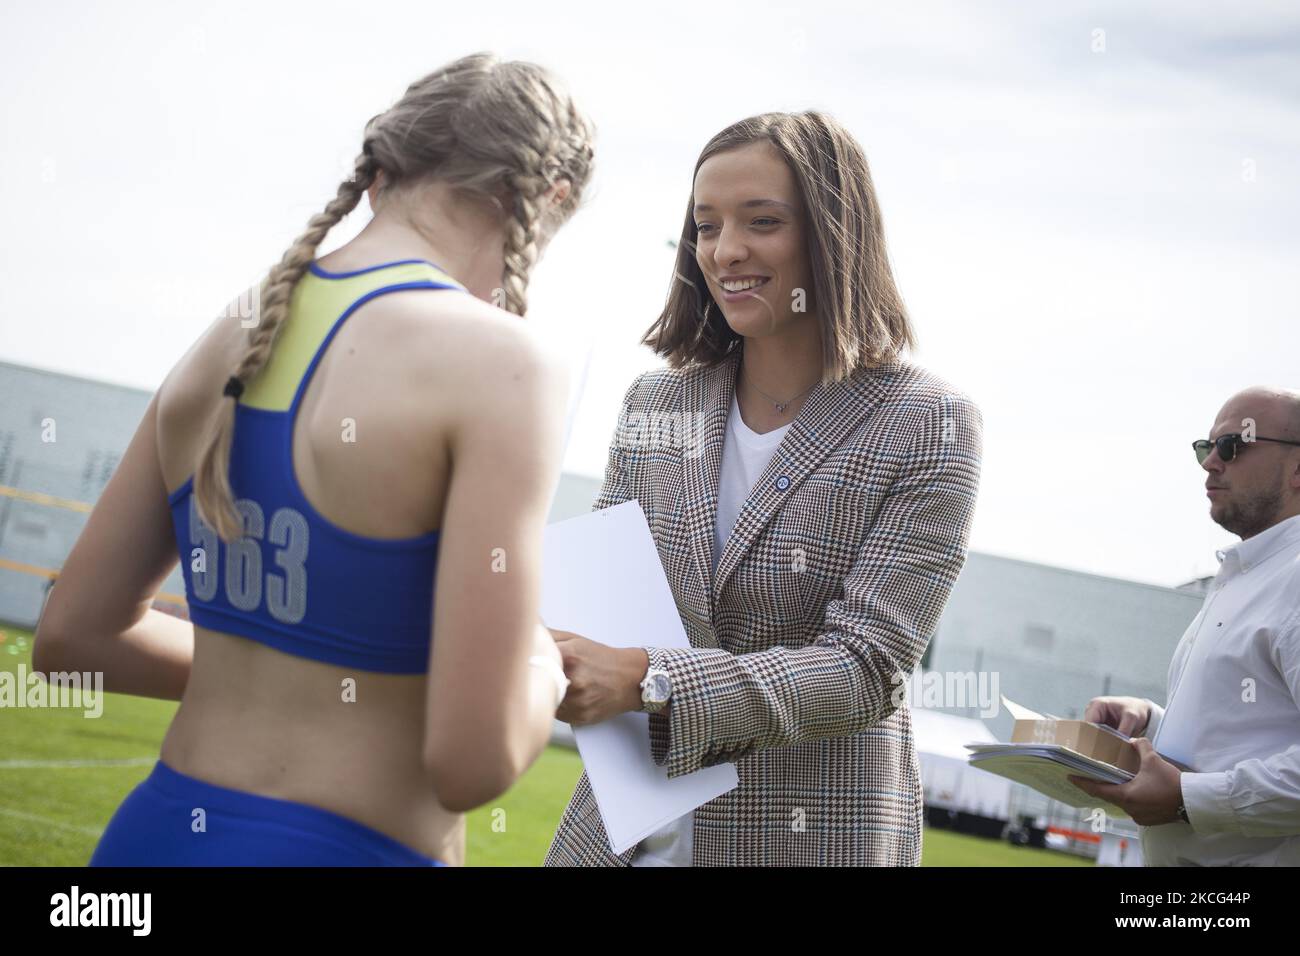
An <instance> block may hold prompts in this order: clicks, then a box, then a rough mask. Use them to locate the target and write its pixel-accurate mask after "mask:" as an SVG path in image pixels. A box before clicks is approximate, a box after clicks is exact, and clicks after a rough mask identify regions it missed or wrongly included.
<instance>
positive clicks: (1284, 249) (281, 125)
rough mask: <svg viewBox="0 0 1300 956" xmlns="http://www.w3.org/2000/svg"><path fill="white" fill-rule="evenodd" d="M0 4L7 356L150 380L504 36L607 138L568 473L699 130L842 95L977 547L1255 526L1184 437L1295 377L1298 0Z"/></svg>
mask: <svg viewBox="0 0 1300 956" xmlns="http://www.w3.org/2000/svg"><path fill="white" fill-rule="evenodd" d="M877 7H878V8H879V9H876V8H877ZM612 11H616V12H612ZM0 32H2V34H3V36H4V37H5V38H6V44H5V46H6V51H5V54H6V55H5V56H4V57H3V58H0V84H2V86H0V89H2V90H3V97H2V99H0V109H2V110H3V122H2V123H0V136H2V137H3V138H2V139H0V173H3V175H0V204H2V208H3V209H4V222H5V228H3V229H0V269H3V275H2V276H0V278H2V279H3V281H2V282H0V358H3V359H5V360H9V361H15V362H22V363H27V364H31V365H36V366H40V367H44V368H50V369H57V370H60V371H66V372H71V373H74V374H79V375H86V376H90V377H94V378H100V379H105V380H108V381H113V382H121V383H126V384H131V385H137V386H141V387H145V388H154V387H156V386H157V385H158V384H159V383H160V382H161V381H162V379H163V377H164V376H165V375H166V373H167V371H168V370H169V369H170V368H171V366H172V364H173V363H174V362H175V361H176V360H177V359H178V358H179V357H180V355H181V354H182V353H183V352H184V351H185V350H186V348H188V346H189V345H190V343H191V342H192V341H193V339H194V338H195V337H196V336H197V335H198V334H199V333H200V332H201V331H202V330H203V329H204V328H205V327H206V325H207V324H208V322H209V321H210V319H211V317H213V316H214V315H215V314H216V313H217V312H218V311H219V310H220V309H221V308H222V307H223V306H224V304H225V303H226V302H228V301H229V300H230V299H231V298H232V297H233V296H234V295H236V294H237V293H238V292H239V291H240V290H241V289H243V288H245V287H246V286H247V285H248V284H249V283H251V282H252V281H254V280H255V279H256V278H257V277H258V276H259V275H261V274H262V273H264V272H265V270H266V269H267V268H268V267H269V266H270V265H271V264H272V263H273V262H275V261H277V260H278V259H279V258H280V256H281V255H282V254H283V252H284V250H285V248H287V246H288V244H289V243H290V242H291V241H292V240H293V238H294V237H295V236H296V235H297V234H298V233H299V232H301V231H302V229H303V228H304V227H305V225H306V223H307V220H308V219H309V218H310V217H311V216H312V215H313V214H315V213H316V212H318V211H320V209H321V208H322V207H323V206H324V204H325V203H326V202H327V201H328V200H329V199H330V197H332V196H333V194H334V191H335V189H336V187H337V185H338V182H339V180H340V179H341V178H342V177H343V176H345V175H346V174H347V172H348V171H349V169H350V167H351V162H352V159H353V157H354V156H355V155H356V153H357V150H358V148H359V144H360V134H361V131H362V128H363V125H364V123H365V121H366V120H367V119H368V118H369V117H370V116H372V115H374V114H375V113H378V112H380V111H381V110H383V109H384V108H386V107H387V106H389V105H391V104H392V103H393V102H394V101H395V100H396V99H397V98H398V97H399V96H400V95H401V93H402V92H403V91H404V89H405V88H406V86H407V85H408V84H409V83H411V82H412V81H414V80H415V79H417V78H419V77H421V76H423V75H425V74H427V73H429V72H430V71H432V70H434V69H436V68H437V67H438V66H441V65H442V64H444V63H446V62H449V61H451V60H453V59H456V58H457V57H460V56H462V55H464V54H467V53H471V52H475V51H478V50H484V49H487V50H493V51H495V52H498V53H500V54H502V55H503V56H506V57H509V58H522V59H530V60H535V61H537V62H539V63H541V64H543V65H545V66H547V67H549V68H551V69H553V70H555V71H556V72H557V73H559V74H561V75H562V76H563V77H564V78H565V80H566V82H567V83H568V85H569V87H570V88H571V90H572V91H573V92H574V94H575V96H576V97H577V98H578V99H579V101H580V103H581V105H582V106H583V107H584V108H585V109H586V111H587V112H588V113H589V114H590V115H591V116H592V117H593V119H594V121H595V123H596V126H597V129H598V138H597V144H596V161H597V173H596V178H595V181H594V183H593V185H592V188H591V190H590V193H589V197H590V199H589V203H588V205H587V207H586V208H585V209H584V210H583V211H582V212H581V213H580V214H579V215H578V216H577V217H576V218H575V219H574V220H573V221H572V222H571V223H570V224H569V225H568V226H567V227H566V228H565V229H564V231H562V232H561V233H560V235H559V236H558V237H557V238H556V240H555V242H554V243H553V244H552V246H551V248H550V249H549V250H548V252H547V255H546V258H545V259H544V260H543V262H542V263H541V264H540V266H539V267H538V269H537V271H536V273H535V276H534V279H533V283H532V286H531V291H530V320H531V321H535V322H537V323H538V324H539V325H538V327H539V329H545V330H546V331H547V334H549V335H553V336H554V337H556V339H557V340H558V341H560V342H562V343H568V344H567V345H566V351H567V353H568V354H571V355H572V356H573V361H574V363H575V368H576V367H578V366H580V365H581V363H582V361H583V359H584V358H585V357H586V355H587V354H588V350H589V349H591V356H592V367H591V372H590V375H589V378H588V380H587V387H586V391H585V394H584V396H583V402H582V406H581V410H580V412H579V415H578V417H577V419H576V423H575V426H574V432H573V437H572V440H571V443H570V446H569V451H568V456H567V459H566V462H565V467H566V470H569V471H573V472H582V473H587V474H592V475H600V474H601V473H602V472H603V470H604V464H605V458H606V454H607V449H608V442H609V439H610V437H611V432H612V430H613V426H614V421H615V418H616V416H617V408H618V401H619V399H620V398H621V396H622V394H623V391H624V389H626V387H627V385H628V383H629V382H630V381H631V379H632V378H633V377H634V376H635V375H636V374H637V373H639V372H641V371H643V370H645V369H647V368H652V367H654V366H656V365H658V364H660V363H659V360H658V359H656V358H655V357H654V356H653V355H652V354H651V353H650V352H649V350H647V349H645V348H642V347H639V346H637V345H636V342H637V340H638V339H639V338H640V335H641V334H642V332H644V330H645V329H646V327H647V326H648V325H649V324H650V322H651V321H653V319H654V317H655V316H656V315H657V314H658V312H659V310H660V308H661V307H662V304H663V301H664V298H665V295H666V293H667V291H668V286H669V280H670V278H671V275H672V257H673V251H672V249H670V248H669V246H668V243H667V240H668V239H670V238H675V237H676V236H677V235H678V233H679V231H680V228H681V217H682V215H683V213H684V211H685V207H686V201H687V199H688V197H689V192H690V187H691V171H692V169H693V168H694V165H695V161H696V158H697V156H698V154H699V152H700V150H701V149H702V148H703V146H704V144H705V143H706V142H707V141H708V139H709V138H710V137H711V136H712V135H713V134H714V133H716V132H717V131H718V130H720V129H721V128H722V127H724V126H726V125H727V124H729V123H731V122H734V121H735V120H737V119H740V118H742V117H745V116H748V115H751V114H753V113H757V112H762V111H766V110H792V111H793V110H800V109H807V108H818V109H822V110H826V111H829V112H830V113H832V114H834V115H835V116H836V117H837V118H838V119H839V120H840V121H841V122H843V123H844V124H845V125H846V126H847V127H848V128H849V129H850V130H851V131H852V132H853V133H854V135H856V136H857V137H858V139H859V141H860V142H861V143H862V144H863V146H864V148H865V150H866V153H867V157H868V160H869V161H870V163H871V166H872V172H873V175H874V177H875V182H876V189H877V192H878V195H879V198H880V201H881V204H882V208H883V214H884V221H885V227H886V234H887V237H888V242H889V251H890V255H891V258H892V260H893V262H894V264H895V268H896V270H897V276H898V279H899V283H900V286H901V289H902V292H903V295H904V297H905V300H906V301H907V303H908V306H909V307H910V309H911V312H912V315H913V318H914V321H915V323H916V326H917V329H918V331H919V335H920V341H921V347H920V349H919V351H918V352H917V353H916V354H915V355H914V359H915V360H916V361H918V362H919V363H921V364H922V365H925V366H926V367H928V368H930V369H932V370H933V371H935V372H937V373H938V374H940V375H942V376H944V377H945V378H947V379H948V380H949V381H951V382H952V383H954V384H955V385H956V386H957V387H959V388H961V389H962V390H964V391H966V392H967V393H969V394H970V395H971V396H972V397H973V398H974V399H975V401H976V402H977V403H978V404H979V405H980V407H981V408H982V410H983V413H984V419H985V449H984V451H985V457H984V470H983V483H982V488H981V492H980V501H979V506H978V510H977V515H976V523H975V529H974V532H973V540H972V546H973V547H974V548H976V549H979V550H983V551H987V552H991V553H994V554H1002V555H1007V556H1011V557H1018V558H1024V559H1028V560H1033V561H1041V562H1045V563H1049V564H1054V565H1060V566H1064V567H1069V568H1076V569H1080V570H1085V571H1091V572H1095V573H1099V574H1108V575H1114V576H1118V577H1125V578H1131V579H1135V580H1140V581H1146V582H1151V583H1156V584H1176V583H1180V582H1182V581H1185V580H1187V579H1189V578H1191V577H1194V576H1198V575H1202V574H1210V573H1213V571H1214V570H1215V568H1216V567H1217V562H1216V561H1215V558H1214V550H1215V549H1216V548H1218V547H1223V546H1224V545H1227V544H1229V543H1232V542H1234V541H1236V540H1237V539H1236V538H1235V537H1233V536H1232V535H1229V534H1228V533H1226V532H1224V531H1223V530H1222V529H1220V528H1218V527H1217V526H1215V525H1214V524H1213V523H1211V522H1210V520H1209V518H1208V505H1207V502H1206V499H1205V496H1204V490H1203V479H1204V474H1203V472H1201V470H1200V469H1199V467H1198V466H1197V465H1196V461H1195V458H1194V456H1193V454H1192V451H1191V448H1190V443H1191V441H1192V440H1193V439H1195V438H1198V437H1203V436H1204V435H1205V434H1206V433H1207V431H1208V430H1209V428H1210V426H1211V425H1212V423H1213V420H1214V417H1215V412H1216V411H1217V410H1218V408H1219V407H1220V405H1221V404H1222V403H1223V401H1224V400H1225V399H1226V398H1227V397H1228V396H1229V395H1230V394H1231V393H1232V392H1234V391H1236V390H1238V389H1240V388H1243V387H1245V386H1247V385H1251V384H1256V383H1275V384H1282V385H1289V386H1292V387H1300V364H1298V361H1300V358H1298V357H1300V348H1298V346H1300V321H1298V319H1300V316H1298V315H1297V312H1298V309H1297V290H1300V238H1297V235H1298V234H1297V228H1296V224H1297V221H1300V185H1298V179H1297V171H1298V170H1297V166H1298V165H1300V11H1298V10H1297V7H1296V5H1295V4H1285V3H1260V2H1249V3H1241V2H1237V3H1232V4H1227V3H1220V4H1194V3H1188V2H1179V3H1144V4H1134V3H1127V2H1115V3H1052V4H1029V3H975V2H972V3H909V4H906V5H903V4H889V5H888V6H886V5H884V4H866V5H864V4H862V3H860V2H859V3H798V4H794V3H790V4H769V3H762V2H749V0H747V2H744V3H739V2H729V3H703V4H701V3H689V4H685V3H683V4H671V3H668V4H665V3H655V4H647V5H643V6H641V7H640V8H637V7H628V8H621V7H620V8H610V7H608V6H606V7H604V8H603V9H601V8H600V7H597V6H594V5H593V6H591V7H590V9H586V8H584V5H583V4H574V3H567V4H559V5H547V6H545V7H541V6H539V5H537V4H533V3H513V2H493V3H490V4H466V3H458V4H454V5H451V4H441V3H410V2H384V0H371V2H369V3H366V4H356V3H336V2H325V0H313V2H311V3H307V2H275V3H265V2H260V3H229V2H223V3H221V4H219V5H212V4H208V3H202V4H200V3H193V2H166V3H163V2H148V3H142V2H134V3H130V2H125V3H124V2H114V3H112V4H106V3H103V4H92V3H89V2H82V3H69V2H57V0H56V2H42V3H39V4H23V5H18V4H6V5H5V6H4V8H3V12H0ZM368 216H369V210H368V207H366V206H365V205H364V204H363V205H362V207H360V208H358V210H357V211H356V212H355V213H354V214H353V215H352V216H351V217H350V218H349V219H348V220H347V221H346V222H345V223H343V224H342V225H340V226H339V227H338V228H337V229H336V230H335V231H334V233H333V234H332V235H331V236H330V238H329V239H328V240H327V241H326V244H325V245H324V246H323V247H322V249H321V254H322V255H323V254H325V253H326V252H328V251H329V250H330V249H331V248H334V247H336V246H338V245H340V244H341V243H343V242H345V241H346V240H347V239H348V238H350V236H351V235H353V234H354V233H355V232H356V231H357V230H359V229H360V228H361V226H362V225H364V223H365V221H366V219H367V218H368Z"/></svg>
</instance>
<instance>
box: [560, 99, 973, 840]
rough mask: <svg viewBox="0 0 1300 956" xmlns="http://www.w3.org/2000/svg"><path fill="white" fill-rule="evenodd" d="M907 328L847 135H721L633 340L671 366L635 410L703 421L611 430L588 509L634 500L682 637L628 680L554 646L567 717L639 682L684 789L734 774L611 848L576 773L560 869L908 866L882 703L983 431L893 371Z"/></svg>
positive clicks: (921, 642)
mask: <svg viewBox="0 0 1300 956" xmlns="http://www.w3.org/2000/svg"><path fill="white" fill-rule="evenodd" d="M914 340H915V337H914V334H913V331H912V327H911V324H910V322H909V320H908V317H907V313H906V311H905V309H904V308H903V303H902V298H901V296H900V295H899V293H898V290H897V288H896V287H895V284H894V279H893V275H892V273H891V271H890V268H889V260H888V256H887V255H886V252H885V245H884V232H883V228H882V226H881V217H880V211H879V208H878V206H877V202H876V196H875V190H874V187H873V186H872V183H871V175H870V172H869V171H868V169H867V163H866V158H865V156H864V155H863V153H862V149H861V147H860V146H859V145H858V144H857V143H856V142H855V141H854V139H853V137H852V136H850V135H849V133H848V132H847V131H846V130H844V129H843V128H842V127H841V126H840V125H839V124H838V123H836V122H835V121H834V120H833V119H832V118H830V117H829V116H826V115H825V114H822V113H816V112H807V113H799V114H787V113H768V114H764V115H762V116H756V117H753V118H750V119H747V120H744V121H742V122H739V123H737V124H735V125H734V126H731V127H729V128H728V129H726V130H723V131H722V132H721V133H719V134H718V135H717V136H715V137H714V138H713V139H712V140H711V141H710V142H709V143H708V145H707V146H706V147H705V148H704V151H703V152H702V153H701V155H700V158H699V161H698V162H697V163H696V166H695V176H694V183H693V188H692V194H691V197H690V200H689V202H688V204H687V214H686V221H685V223H684V225H683V227H682V241H681V243H680V244H679V246H678V255H677V262H676V265H675V267H674V278H673V280H672V287H671V289H670V292H669V295H668V301H667V304H666V306H665V308H664V310H663V312H662V314H661V315H660V316H659V318H658V319H657V320H656V321H655V323H654V324H653V325H652V326H651V328H650V329H649V331H648V332H647V333H646V335H645V338H644V339H643V342H644V344H647V345H649V346H651V347H652V348H653V349H654V350H655V351H656V352H658V353H659V354H660V355H662V356H664V357H666V358H667V359H668V363H669V367H668V368H666V369H660V370H655V371H652V372H647V373H645V374H643V375H641V376H640V377H638V378H637V379H636V381H634V382H633V383H632V385H631V387H630V388H629V389H628V391H627V395H626V397H625V398H624V401H623V418H622V419H621V422H624V423H626V422H631V421H640V420H643V419H644V418H646V417H654V416H656V415H659V414H665V413H672V414H675V415H679V416H682V417H683V418H685V419H689V420H691V421H699V422H700V423H701V424H700V427H699V428H697V429H694V431H693V434H692V444H691V445H689V446H687V445H685V444H681V443H674V442H672V440H671V436H669V440H668V441H667V442H664V441H662V440H661V441H660V442H659V443H658V444H657V445H656V447H655V448H654V449H653V451H652V453H650V454H645V453H642V450H643V449H644V447H645V443H644V441H642V440H641V438H640V436H639V434H638V436H637V439H636V440H635V441H632V440H630V438H629V436H630V435H631V433H632V431H631V429H627V428H620V429H619V432H618V437H617V438H616V440H615V443H614V445H613V446H612V447H611V448H610V451H609V463H608V465H607V467H606V471H605V483H604V486H603V487H602V489H601V492H600V495H599V496H598V497H597V499H596V503H595V505H594V507H595V508H606V507H609V506H612V505H615V504H618V503H620V502H622V501H628V500H631V499H635V500H637V501H638V502H639V503H640V505H641V507H642V509H643V510H644V511H645V513H646V515H647V518H648V519H649V524H650V528H651V531H652V533H653V535H654V538H655V543H656V544H657V546H658V550H659V554H660V557H661V559H662V561H663V565H664V570H665V572H666V574H667V577H668V581H669V584H670V586H671V588H672V591H673V596H674V598H675V599H676V601H677V605H678V608H679V610H680V612H681V616H682V622H683V624H684V625H685V626H686V630H687V634H688V636H689V638H690V644H691V646H690V647H689V648H655V647H651V648H646V649H645V653H644V658H643V659H642V663H641V669H640V672H639V673H637V674H634V675H631V676H629V672H628V669H627V666H625V665H623V664H621V663H620V658H619V657H617V656H616V655H617V654H619V653H620V652H619V651H615V650H614V649H608V648H606V649H603V650H602V649H601V646H600V645H597V644H594V642H590V641H579V640H572V639H571V640H568V641H565V642H563V643H562V644H561V651H562V653H564V654H565V666H566V670H568V671H569V673H570V677H571V678H572V679H573V681H574V687H575V688H577V690H576V692H572V691H571V695H570V696H571V697H572V698H573V699H572V700H566V703H565V707H566V708H568V709H569V712H571V713H577V714H584V713H585V714H594V715H596V716H598V717H602V718H603V717H606V716H609V715H610V714H611V713H613V712H616V711H617V710H618V708H619V707H622V708H623V709H630V708H632V707H635V706H636V701H637V697H636V691H637V690H638V689H640V691H641V696H640V701H641V706H640V709H641V710H643V711H645V712H646V713H648V714H649V715H650V716H649V738H650V740H649V742H650V750H651V753H652V754H653V756H654V759H655V760H656V761H657V762H658V763H659V764H661V765H663V766H665V767H666V771H667V774H668V776H669V777H670V778H672V777H679V776H682V775H684V774H689V773H691V772H693V771H695V770H698V769H699V768H701V767H707V766H712V765H714V764H717V763H720V762H722V761H728V762H734V763H735V764H736V768H737V771H738V776H739V781H740V782H739V786H738V787H737V788H736V789H735V790H732V791H731V792H729V793H726V794H724V795H722V796H721V797H718V798H717V799H715V800H711V801H709V802H707V803H705V804H703V805H702V806H700V807H699V808H697V809H696V810H695V811H694V812H693V813H692V814H687V815H686V816H684V817H681V818H679V819H678V820H675V821H673V822H671V823H670V824H668V825H667V826H665V827H664V828H663V829H661V830H660V831H658V832H657V833H654V834H651V835H650V836H649V837H648V838H647V839H645V840H643V841H641V843H640V844H639V845H638V846H636V847H634V848H632V849H628V850H626V851H625V852H623V853H619V854H614V853H613V852H611V849H610V846H609V842H608V839H607V837H606V835H605V831H604V828H603V825H602V823H601V819H600V813H599V809H598V808H597V806H596V802H595V797H594V795H593V792H592V789H591V785H590V782H589V781H588V779H587V777H586V775H585V774H584V775H583V776H582V777H581V778H580V779H579V781H578V786H577V789H576V790H575V792H574V795H573V799H572V800H571V801H570V803H569V806H568V808H567V810H566V811H565V814H564V817H563V819H562V820H561V822H560V827H559V831H558V833H557V834H556V837H555V840H554V842H553V843H552V845H551V850H550V853H549V854H548V856H547V864H548V865H572V864H578V865H607V866H609V865H621V866H629V865H630V866H690V865H730V866H734V865H815V866H816V865H821V866H825V865H893V866H898V865H905V866H914V865H917V864H919V863H920V858H921V787H920V780H919V777H918V772H917V761H916V753H915V748H914V743H913V739H912V726H911V718H910V714H909V711H908V708H907V705H906V702H899V701H898V700H897V695H896V694H894V693H892V690H893V689H894V687H895V686H896V682H895V677H896V675H897V674H898V673H900V672H901V673H903V674H909V673H911V672H912V671H913V670H914V668H915V666H916V664H917V663H918V662H919V660H920V658H921V655H922V654H923V653H924V651H925V647H926V643H927V642H928V640H929V637H930V635H931V633H932V632H933V630H934V627H935V625H936V624H937V622H938V619H939V615H940V614H941V612H942V611H943V607H944V604H945V602H946V601H947V598H948V593H949V591H950V590H951V588H952V586H953V583H954V582H955V581H956V578H957V574H958V572H959V571H960V570H961V568H962V565H963V564H964V562H965V558H966V547H967V537H968V533H969V529H970V524H971V518H972V515H973V512H974V506H975V497H976V491H977V486H978V483H979V472H980V456H981V443H982V439H981V435H982V422H981V417H980V413H979V410H978V409H977V408H976V406H975V405H974V404H973V403H972V402H971V401H970V400H969V399H968V398H966V397H965V396H964V395H962V394H961V393H960V392H959V391H957V390H956V389H954V388H952V387H951V386H949V385H948V384H947V383H946V382H944V381H942V380H941V379H939V378H937V377H936V376H934V375H931V374H930V373H928V372H926V371H924V370H922V369H920V368H918V367H916V366H915V365H912V364H911V363H909V362H907V361H904V360H903V359H902V358H901V353H902V352H903V350H905V349H907V348H909V347H911V346H912V345H913V344H914ZM629 666H630V659H629ZM627 700H630V701H631V703H630V704H624V703H622V702H623V701H627ZM561 717H564V712H562V713H561Z"/></svg>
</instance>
